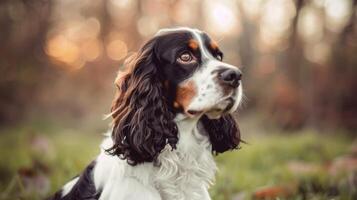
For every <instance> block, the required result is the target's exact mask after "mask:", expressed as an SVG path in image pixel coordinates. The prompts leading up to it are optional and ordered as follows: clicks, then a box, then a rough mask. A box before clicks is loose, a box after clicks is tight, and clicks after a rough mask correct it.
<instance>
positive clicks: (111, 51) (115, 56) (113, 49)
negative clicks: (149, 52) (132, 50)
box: [106, 39, 128, 61]
mask: <svg viewBox="0 0 357 200" xmlns="http://www.w3.org/2000/svg"><path fill="white" fill-rule="evenodd" d="M106 50H107V55H108V57H109V58H110V59H112V60H117V61H118V60H121V59H123V58H124V57H125V56H126V55H127V54H128V48H127V46H126V44H125V42H123V41H121V40H119V39H116V40H112V41H110V42H109V43H108V45H107V48H106Z"/></svg>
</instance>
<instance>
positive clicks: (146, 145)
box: [107, 39, 178, 165]
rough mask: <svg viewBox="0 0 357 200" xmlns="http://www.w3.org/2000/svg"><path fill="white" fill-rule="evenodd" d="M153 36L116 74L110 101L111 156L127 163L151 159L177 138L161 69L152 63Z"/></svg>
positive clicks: (174, 146) (134, 163)
mask: <svg viewBox="0 0 357 200" xmlns="http://www.w3.org/2000/svg"><path fill="white" fill-rule="evenodd" d="M155 44H156V40H155V39H152V40H150V41H149V42H147V43H146V44H145V45H144V47H143V48H142V49H141V50H140V52H139V53H138V54H136V55H135V56H134V58H132V59H131V60H130V61H129V62H127V63H126V64H124V65H128V66H126V67H128V71H126V72H125V73H124V74H120V73H119V75H118V78H117V80H116V85H117V87H118V93H117V95H116V98H115V99H114V101H113V105H112V116H113V119H114V128H113V132H112V138H113V141H114V144H113V146H112V147H111V148H110V149H108V150H107V152H109V153H110V154H112V155H117V156H119V157H120V158H121V159H126V160H127V162H128V163H129V164H130V165H136V164H139V163H142V162H153V161H155V160H156V158H157V156H158V154H159V153H160V151H161V150H162V149H163V148H164V147H165V146H166V144H169V145H170V146H171V147H172V148H176V143H177V141H178V135H177V132H178V130H177V126H176V123H175V122H174V121H173V119H174V117H175V116H174V114H173V113H172V112H171V110H170V108H169V106H168V102H167V101H168V100H167V99H166V98H165V97H166V96H167V95H166V94H164V92H165V91H164V88H163V84H162V82H163V81H162V80H161V79H162V78H161V77H160V69H159V68H158V66H157V65H155V62H157V60H155V59H156V57H155V52H154V51H155Z"/></svg>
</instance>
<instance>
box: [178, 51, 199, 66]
mask: <svg viewBox="0 0 357 200" xmlns="http://www.w3.org/2000/svg"><path fill="white" fill-rule="evenodd" d="M177 60H178V61H179V62H181V63H191V62H195V58H194V57H193V56H192V55H191V54H190V53H189V52H185V53H183V54H181V55H180V56H179V57H178V59H177Z"/></svg>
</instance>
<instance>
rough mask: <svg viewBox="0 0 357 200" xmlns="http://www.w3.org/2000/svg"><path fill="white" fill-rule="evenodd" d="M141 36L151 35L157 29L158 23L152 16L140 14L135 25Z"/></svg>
mask: <svg viewBox="0 0 357 200" xmlns="http://www.w3.org/2000/svg"><path fill="white" fill-rule="evenodd" d="M136 27H137V29H138V31H139V33H140V34H141V35H142V36H146V37H147V36H151V35H153V34H155V33H156V31H157V30H158V29H159V23H158V21H157V20H156V19H155V18H154V17H149V16H145V15H144V16H142V17H141V18H140V19H139V20H138V22H137V25H136Z"/></svg>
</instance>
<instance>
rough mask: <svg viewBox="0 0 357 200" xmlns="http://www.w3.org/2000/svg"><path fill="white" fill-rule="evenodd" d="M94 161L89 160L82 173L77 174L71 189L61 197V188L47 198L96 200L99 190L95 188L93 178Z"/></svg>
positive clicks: (52, 199)
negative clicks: (77, 176) (76, 179)
mask: <svg viewBox="0 0 357 200" xmlns="http://www.w3.org/2000/svg"><path fill="white" fill-rule="evenodd" d="M95 164H96V162H95V161H93V162H91V163H90V164H89V165H88V166H87V168H86V169H85V170H84V171H83V173H82V174H81V175H80V176H79V179H78V181H77V183H76V184H75V185H74V186H73V188H72V190H71V191H70V192H69V193H68V194H67V195H66V196H64V197H62V192H63V191H62V190H60V191H58V192H56V193H55V194H54V195H53V196H52V197H50V198H49V199H48V200H84V199H85V200H97V199H99V197H100V194H101V191H97V190H96V189H95V185H94V180H93V169H94V166H95Z"/></svg>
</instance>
